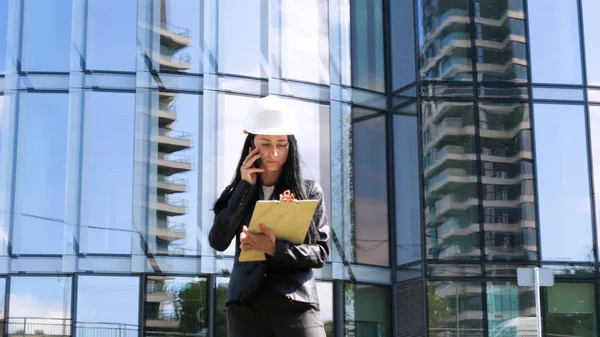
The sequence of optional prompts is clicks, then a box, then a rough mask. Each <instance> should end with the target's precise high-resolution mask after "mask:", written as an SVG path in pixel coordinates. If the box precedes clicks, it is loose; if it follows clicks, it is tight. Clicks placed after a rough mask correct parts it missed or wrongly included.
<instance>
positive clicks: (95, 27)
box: [86, 0, 137, 71]
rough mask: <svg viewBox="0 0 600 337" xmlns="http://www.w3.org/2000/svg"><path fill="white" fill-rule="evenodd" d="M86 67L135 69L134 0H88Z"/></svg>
mask: <svg viewBox="0 0 600 337" xmlns="http://www.w3.org/2000/svg"><path fill="white" fill-rule="evenodd" d="M86 31H87V36H86V38H87V44H86V49H87V50H86V68H87V69H92V70H116V71H135V62H136V54H137V41H136V36H137V2H136V1H106V0H88V2H87V27H86Z"/></svg>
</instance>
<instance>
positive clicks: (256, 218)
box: [239, 200, 318, 262]
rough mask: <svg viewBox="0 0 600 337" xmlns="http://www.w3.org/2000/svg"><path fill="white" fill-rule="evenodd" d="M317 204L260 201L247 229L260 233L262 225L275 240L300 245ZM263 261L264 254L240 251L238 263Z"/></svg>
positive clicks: (293, 201)
mask: <svg viewBox="0 0 600 337" xmlns="http://www.w3.org/2000/svg"><path fill="white" fill-rule="evenodd" d="M317 204H318V201H317V200H292V201H276V200H260V201H258V202H257V203H256V206H255V207H254V212H253V213H252V219H251V220H250V225H249V226H248V229H249V230H250V232H252V233H261V230H260V225H261V224H264V225H265V227H266V228H267V229H269V230H270V231H271V232H273V234H275V237H276V238H278V239H280V240H287V241H289V242H291V243H293V244H295V245H299V244H302V243H303V242H304V239H305V238H306V234H307V233H308V227H309V226H310V223H311V221H312V219H313V217H314V215H315V210H316V209H317ZM264 260H265V254H264V253H263V252H260V251H255V250H253V251H242V252H241V253H240V257H239V261H240V262H249V261H264Z"/></svg>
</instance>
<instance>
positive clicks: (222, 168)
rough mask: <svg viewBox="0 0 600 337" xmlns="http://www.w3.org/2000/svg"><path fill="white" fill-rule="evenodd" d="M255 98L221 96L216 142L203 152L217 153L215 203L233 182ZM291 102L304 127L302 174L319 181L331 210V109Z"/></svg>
mask: <svg viewBox="0 0 600 337" xmlns="http://www.w3.org/2000/svg"><path fill="white" fill-rule="evenodd" d="M256 99H257V98H251V97H245V96H239V95H226V94H223V95H220V96H219V108H218V110H219V120H218V125H217V131H216V132H217V136H216V139H217V143H216V144H215V143H206V144H203V148H204V151H216V158H217V165H218V166H217V167H219V170H218V172H214V173H213V174H215V176H216V179H214V180H216V181H217V187H216V191H215V192H214V193H215V194H214V195H213V196H212V197H211V198H210V199H211V200H216V198H217V197H218V195H220V193H221V191H223V189H224V188H225V187H226V186H228V185H229V184H230V183H231V179H232V178H233V175H234V173H235V170H236V167H237V164H238V161H239V159H240V158H239V155H240V154H241V151H242V145H243V143H244V139H245V137H246V135H244V134H243V133H242V129H243V127H244V122H245V120H246V113H247V111H248V108H249V107H250V105H251V104H252V103H253V102H254V101H255V100H256ZM288 103H289V107H290V109H291V110H292V111H293V112H294V113H295V114H296V116H297V121H298V123H299V125H302V128H301V130H300V132H299V133H298V134H297V135H296V139H297V140H298V147H299V152H300V156H301V158H302V174H303V176H304V177H305V178H307V179H314V180H316V181H317V182H319V184H320V185H321V187H322V188H323V190H324V193H325V198H326V206H327V207H328V208H329V205H330V203H329V200H328V198H329V195H328V192H327V191H328V190H329V186H330V184H331V182H330V174H331V173H330V171H331V169H330V151H329V142H330V137H329V107H328V106H324V105H320V104H317V103H309V102H304V101H298V100H293V99H289V100H288ZM234 252H235V250H234V247H233V246H230V247H229V249H228V250H227V251H226V253H227V254H231V255H233V254H234Z"/></svg>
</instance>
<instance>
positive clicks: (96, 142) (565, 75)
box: [0, 0, 600, 324]
mask: <svg viewBox="0 0 600 337" xmlns="http://www.w3.org/2000/svg"><path fill="white" fill-rule="evenodd" d="M548 2H552V4H551V5H548ZM257 3H258V1H234V0H222V1H220V4H221V6H223V8H226V9H227V10H219V27H218V28H219V34H220V35H219V39H218V40H219V42H218V43H219V48H218V53H217V60H218V63H219V70H220V71H221V72H224V73H235V74H242V75H247V76H254V77H259V76H263V77H264V76H265V71H266V69H267V68H266V67H267V65H268V60H267V59H266V55H265V54H264V53H263V51H262V48H264V46H265V44H264V43H265V42H264V41H265V38H264V34H265V32H266V25H263V27H262V28H261V25H260V22H261V20H264V19H265V13H266V12H265V8H264V7H263V8H261V7H260V6H258V5H256V4H257ZM261 3H266V2H265V1H262V2H261ZM321 3H324V2H321ZM528 3H529V6H530V8H529V15H530V21H529V25H530V34H531V48H532V53H531V54H532V60H533V61H532V73H533V81H534V82H538V83H572V84H581V82H582V69H581V66H580V65H579V59H580V58H579V54H578V51H579V42H578V41H579V40H578V39H577V35H576V30H575V27H577V15H576V14H577V13H576V11H575V10H574V7H573V6H571V5H569V4H573V3H575V1H566V0H530V1H528ZM7 4H8V1H0V72H4V69H5V68H6V54H5V53H4V48H5V46H6V37H7V27H6V24H2V23H5V22H7V21H8V20H7V17H8V14H7ZM283 4H284V5H283V10H284V12H283V14H282V23H283V31H282V36H283V37H282V67H283V71H282V72H283V76H284V77H289V78H294V79H298V80H303V81H309V82H322V83H327V82H328V81H329V74H328V70H329V64H328V57H327V56H328V54H327V40H326V39H327V37H326V36H324V35H323V34H324V33H323V32H326V31H327V30H326V29H323V28H325V27H324V25H326V22H323V20H322V19H319V14H322V13H325V12H326V10H327V8H326V7H325V6H324V5H323V4H320V5H319V2H318V1H316V0H310V1H303V4H302V5H301V6H300V5H298V2H293V1H290V0H287V1H283ZM25 6H26V9H25V13H26V15H25V17H24V20H25V22H26V27H27V28H26V29H25V30H24V32H23V33H24V39H23V41H24V45H23V57H22V59H21V61H22V64H23V69H24V70H28V71H62V72H68V71H69V67H70V55H71V44H70V43H71V36H72V35H73V32H72V30H71V29H72V28H71V21H72V20H71V19H72V18H71V14H70V13H71V7H72V2H71V1H70V0H43V1H42V0H28V1H26V2H25ZM198 6H199V2H198V1H195V0H177V1H172V2H170V7H169V20H170V21H171V23H172V24H174V25H176V26H179V27H182V28H188V29H190V34H191V40H192V43H191V45H190V46H189V47H188V48H187V49H186V50H185V53H187V54H189V55H190V57H191V63H192V68H191V70H190V71H189V72H190V73H200V72H201V66H202V61H203V60H202V54H201V49H200V47H201V43H202V42H203V41H202V35H201V34H202V30H201V29H200V28H201V27H200V9H199V8H198ZM583 6H584V10H583V17H584V23H585V32H586V35H585V43H586V53H587V59H588V68H587V77H588V82H589V83H590V84H593V85H600V63H598V62H590V60H597V59H600V34H599V33H598V32H600V22H599V21H598V20H596V17H595V16H594V13H598V12H600V2H598V1H596V0H583ZM89 13H90V15H89V19H88V22H89V25H90V26H91V27H94V29H90V30H88V41H89V43H88V52H87V58H86V62H87V65H88V68H90V69H97V70H120V71H135V68H136V53H137V51H136V35H137V29H138V26H137V22H136V17H137V5H136V2H134V1H126V2H123V1H118V0H103V1H99V0H93V1H90V7H89ZM249 14H251V15H249ZM107 22H110V24H107ZM240 22H243V23H244V29H239V28H235V24H238V23H240ZM565 27H569V29H567V28H565ZM77 29H81V27H77ZM261 41H263V42H261ZM292 41H293V43H291V42H292ZM557 45H560V46H561V48H557ZM12 47H14V46H12ZM557 64H559V65H560V67H557V66H556V65H557ZM135 98H136V97H135V95H134V94H123V93H104V92H94V93H90V94H89V95H86V110H85V121H84V125H85V128H86V129H85V130H86V131H85V132H86V133H85V135H86V137H87V138H85V139H86V140H85V142H84V149H85V151H84V153H85V155H84V167H85V169H84V172H86V174H85V175H84V177H83V180H82V182H83V186H84V189H83V195H82V198H83V203H84V204H83V208H82V210H83V211H84V214H86V217H85V219H84V221H83V222H82V224H81V225H82V226H96V227H108V228H111V230H110V231H106V230H93V229H92V230H89V231H88V232H87V234H86V236H84V237H83V238H82V242H80V243H81V244H82V248H83V250H84V251H86V252H93V253H123V254H128V253H130V252H131V249H132V248H131V232H130V230H131V225H130V224H131V222H132V218H133V215H132V212H131V207H130V206H131V204H132V203H133V201H132V198H133V196H132V192H131V188H130V187H131V186H132V185H133V162H132V161H131V158H132V156H133V155H132V153H133V149H134V147H133V146H134V143H133V140H132V139H131V137H130V135H131V130H132V129H133V128H134V119H133V113H132V112H133V111H135ZM1 102H2V98H1V97H0V121H1V118H2V112H1V111H2V110H1V109H2V105H1ZM251 102H252V99H251V98H247V97H242V96H233V95H225V94H221V95H220V96H219V103H218V111H217V112H216V113H218V114H219V116H220V117H219V118H220V119H221V121H222V123H221V124H219V125H220V128H219V129H218V135H219V139H224V140H225V141H223V142H222V143H220V144H219V151H218V154H217V156H218V158H217V160H218V162H219V166H220V167H222V168H223V171H222V172H219V173H218V175H217V186H218V189H221V188H223V187H224V186H225V185H226V184H227V183H228V182H229V180H230V179H231V176H232V175H233V170H234V168H235V163H236V161H237V159H238V155H239V153H240V150H241V148H240V147H241V144H242V141H243V135H242V133H241V131H240V130H241V127H242V123H243V120H244V116H245V115H244V114H245V111H246V109H247V107H248V106H249V105H250V104H251ZM22 104H23V105H22V106H21V116H22V118H23V119H22V123H21V124H20V128H21V129H20V130H19V132H20V137H21V138H20V139H19V144H20V146H22V148H23V153H25V154H26V155H24V156H22V157H20V158H19V160H20V166H19V172H18V178H17V179H19V180H18V181H19V186H21V187H20V190H19V191H18V194H17V199H16V205H17V207H18V208H19V210H20V211H19V214H17V216H16V218H15V220H16V221H17V222H21V224H22V227H21V228H22V231H21V232H20V233H15V239H14V240H15V241H14V248H15V252H20V253H44V254H49V253H54V254H61V253H62V252H64V251H65V250H66V248H65V246H68V244H69V243H70V242H69V241H68V238H69V237H71V236H72V233H70V229H69V227H67V226H65V224H64V222H63V221H64V218H65V214H64V213H65V212H64V208H65V207H64V204H65V198H66V195H67V193H66V191H65V182H66V180H67V172H68V169H69V167H68V165H69V163H68V160H67V154H66V149H67V138H66V136H65V135H66V134H67V127H68V111H69V104H70V102H69V96H68V94H27V95H23V96H22ZM201 104H202V97H201V96H198V95H192V94H181V95H179V96H178V98H177V109H178V119H177V121H176V122H175V124H174V128H175V129H176V130H177V131H185V132H190V133H192V134H193V147H192V148H191V149H188V150H186V151H182V152H180V154H185V155H189V156H192V157H194V160H195V162H194V165H195V166H194V168H195V169H194V170H193V171H192V172H189V173H186V174H182V175H181V176H182V177H185V178H187V179H188V186H189V189H188V192H186V193H185V194H182V195H179V196H177V197H181V198H184V199H186V200H188V203H189V204H190V205H193V204H195V203H196V204H197V203H198V202H199V201H198V200H197V199H198V196H199V191H198V190H197V189H198V187H197V186H198V170H197V169H198V165H200V161H199V146H200V143H199V142H200V140H201V135H200V134H199V120H198V118H199V115H198V114H197V112H198V111H199V110H200V108H201ZM292 104H293V106H294V109H296V110H297V111H300V112H301V113H299V117H300V118H301V121H302V123H306V125H310V127H306V130H305V133H301V134H300V135H299V136H298V138H299V142H300V149H301V153H302V155H303V157H304V162H305V163H306V175H307V176H308V177H311V178H314V179H317V180H319V181H320V182H321V183H322V184H328V183H329V177H327V176H321V172H322V171H324V170H323V167H324V166H325V167H326V166H328V165H329V163H324V162H321V161H320V158H321V155H320V152H319V151H320V149H321V148H323V147H324V144H325V143H328V142H329V139H327V138H323V139H321V137H320V136H314V135H309V132H310V131H312V130H315V129H317V128H328V124H327V123H328V122H327V120H326V119H325V123H324V122H323V119H322V118H321V115H320V111H319V106H317V105H315V104H310V103H305V102H293V103H292ZM534 109H535V111H536V112H537V111H538V110H539V113H536V117H535V118H536V120H535V122H536V125H539V126H540V127H539V130H540V131H539V132H537V134H536V144H537V146H538V148H539V150H538V158H537V160H538V167H541V168H544V169H542V170H540V171H539V172H538V181H539V182H540V184H541V185H543V186H550V185H551V184H552V186H555V187H556V188H561V191H562V193H561V194H557V193H555V191H553V190H549V191H548V192H547V193H545V194H543V196H542V197H541V198H540V203H541V204H540V209H541V211H542V214H541V215H540V221H541V222H542V223H543V224H544V226H546V227H545V228H546V229H542V238H543V241H549V242H554V243H555V244H556V246H553V245H548V244H546V245H544V248H543V254H544V256H549V257H552V258H560V257H561V256H564V254H569V255H570V256H574V257H579V258H581V259H585V256H586V255H585V254H586V252H585V250H584V249H586V245H585V243H590V244H591V224H589V218H590V212H591V209H590V205H589V191H587V192H586V187H587V185H586V184H587V179H584V178H585V177H586V174H588V172H587V166H586V165H584V163H583V162H581V161H580V160H577V159H578V158H582V156H583V155H584V147H583V144H584V143H583V140H582V138H581V130H582V128H583V125H584V124H583V123H584V120H583V115H582V110H581V109H580V108H576V107H569V108H565V107H559V106H541V105H539V106H535V107H534ZM206 113H212V112H206ZM550 116H551V117H550ZM590 125H591V126H592V128H593V130H596V133H597V132H600V111H598V109H596V108H593V109H592V111H591V114H590ZM224 126H227V127H224ZM557 130H561V132H564V133H565V134H574V135H576V137H572V138H570V139H557V138H556V137H555V135H556V132H557ZM563 130H564V131H563ZM592 146H593V148H594V149H597V148H598V149H600V144H598V143H597V141H596V142H595V143H593V144H592ZM556 148H561V149H563V150H564V152H563V153H565V157H564V158H565V160H564V161H563V164H564V165H563V166H553V165H551V164H544V162H548V163H550V162H552V163H554V162H555V157H554V155H555V151H556ZM359 150H362V151H363V152H364V151H365V149H359ZM595 151H596V152H598V151H600V150H595ZM120 158H122V160H119V159H120ZM593 160H594V167H597V168H600V155H597V156H594V158H593ZM409 169H410V168H409ZM325 171H326V170H325ZM573 172H578V173H579V174H577V175H574V174H573ZM598 181H600V179H597V182H596V183H597V184H600V183H599V182H598ZM545 182H547V183H545ZM555 182H557V183H556V184H555ZM40 186H42V187H43V188H40ZM374 186H377V185H374ZM115 191H118V193H115ZM541 191H542V189H541V190H540V192H541ZM376 192H377V191H375V192H373V194H369V193H366V194H367V195H374V196H375V197H374V198H373V199H375V200H376V197H377V193H376ZM586 193H587V194H586ZM562 195H569V196H573V198H571V199H569V202H570V203H571V204H570V206H569V207H570V209H573V210H574V212H572V214H569V218H568V219H567V218H565V214H564V212H562V211H561V210H560V208H557V207H555V205H556V204H557V203H562V202H563V201H564V200H563V199H562V198H560V197H561V196H562ZM204 196H205V197H211V198H216V195H209V196H206V195H204ZM599 199H600V198H599ZM372 201H373V200H372V199H368V200H366V201H365V202H367V203H368V202H372ZM599 202H600V201H597V205H596V207H600V204H599ZM375 205H377V203H376V204H375ZM412 206H413V207H412V209H413V210H414V207H415V206H414V205H412ZM371 208H372V209H377V208H375V206H373V207H371ZM410 209H411V208H407V211H408V210H410ZM200 211H202V210H200V209H199V208H198V207H190V208H189V210H188V213H187V214H186V215H184V216H181V217H179V218H178V219H173V220H175V221H178V222H184V223H186V224H188V226H187V238H188V239H187V240H186V242H183V243H182V245H183V248H184V249H185V251H186V252H187V253H190V254H196V252H197V251H198V249H199V247H198V242H197V240H196V238H198V237H200V230H199V228H198V226H197V225H196V224H198V222H199V219H201V215H200V214H199V212H200ZM21 213H23V214H36V215H40V216H43V217H45V218H46V219H39V218H31V217H26V216H22V215H21ZM48 218H50V219H48ZM57 220H58V221H57ZM547 224H550V225H547ZM567 224H569V225H567ZM565 227H568V228H569V232H570V233H571V235H572V236H573V239H574V240H575V239H576V240H577V242H582V245H579V246H573V247H570V248H568V249H570V250H568V251H564V250H562V249H567V248H564V246H563V245H560V242H561V241H560V240H561V234H562V233H564V231H565ZM25 234H26V235H25ZM367 234H369V235H373V236H374V237H378V236H380V234H382V233H367ZM406 235H414V233H406ZM407 244H410V240H409V241H408V242H407ZM228 253H229V254H231V253H233V250H232V249H231V248H230V249H229V250H228ZM50 280H53V281H50ZM81 280H82V281H81V282H80V284H79V286H80V289H81V291H82V292H83V293H82V294H80V296H79V303H95V304H96V305H97V308H96V311H89V312H87V311H86V312H84V313H82V314H80V315H79V319H80V320H84V319H85V320H92V321H94V320H96V321H106V320H112V321H115V322H120V323H131V322H133V323H131V324H137V318H136V317H135V316H132V315H137V307H135V306H132V305H133V304H132V303H134V302H135V303H136V304H135V305H137V296H138V293H139V291H138V285H137V279H136V278H131V277H122V278H115V279H113V280H107V279H100V278H97V277H88V278H82V279H81ZM47 282H55V283H52V285H50V283H48V287H50V288H51V289H55V291H53V292H50V293H44V292H43V289H44V288H43V287H37V286H34V285H32V284H30V283H28V282H27V281H23V283H22V284H21V285H20V286H19V285H17V286H16V287H13V288H12V290H13V294H12V296H14V301H11V302H12V303H13V304H11V305H12V307H11V309H12V310H14V312H24V310H25V311H28V312H30V314H32V315H33V313H34V312H35V314H36V315H37V313H38V312H39V315H42V317H50V316H56V315H58V314H57V313H59V312H62V311H61V310H63V309H64V305H65V304H64V303H66V302H64V301H63V300H64V298H62V297H61V298H59V297H58V294H59V292H60V291H62V290H61V289H64V287H67V286H68V284H67V282H62V281H60V280H58V281H57V280H56V279H52V278H50V279H49V280H48V281H47ZM61 282H62V283H61ZM320 291H322V292H323V294H325V295H324V298H331V293H330V291H329V290H327V289H326V290H323V288H322V287H320ZM61 294H62V293H61ZM61 296H62V295H61ZM116 298H118V299H119V301H121V302H114V301H115V299H116ZM103 308H105V309H106V310H102V309H103ZM109 308H110V310H109ZM104 311H106V313H104ZM324 312H325V313H329V312H331V310H330V307H329V308H327V309H325V307H324ZM325 313H324V314H325Z"/></svg>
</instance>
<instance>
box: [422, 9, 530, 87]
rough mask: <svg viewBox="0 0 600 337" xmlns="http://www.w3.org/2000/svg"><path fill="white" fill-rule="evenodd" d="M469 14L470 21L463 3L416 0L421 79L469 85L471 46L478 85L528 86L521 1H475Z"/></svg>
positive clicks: (471, 66)
mask: <svg viewBox="0 0 600 337" xmlns="http://www.w3.org/2000/svg"><path fill="white" fill-rule="evenodd" d="M474 10H475V12H474V15H475V18H474V20H473V21H471V18H470V16H469V1H467V0H457V1H444V2H441V1H440V2H438V1H433V0H421V1H420V6H419V24H420V26H421V27H420V28H421V33H420V35H421V36H420V43H421V44H420V64H421V77H422V79H424V80H453V81H472V80H473V75H472V74H473V70H474V69H473V64H472V62H473V61H472V60H471V55H472V53H473V51H472V48H473V47H474V48H475V49H476V51H475V52H476V55H477V58H476V62H477V63H476V71H477V81H479V82H527V68H528V66H529V64H528V62H527V55H526V54H527V53H526V44H527V40H526V38H525V14H524V9H523V2H522V1H520V0H517V1H515V0H499V1H498V0H477V1H475V6H474ZM471 25H474V30H472V29H471ZM471 32H474V34H475V36H471V35H472V33H471ZM472 38H473V39H474V41H475V45H474V46H473V44H472V42H471V39H472Z"/></svg>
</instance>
